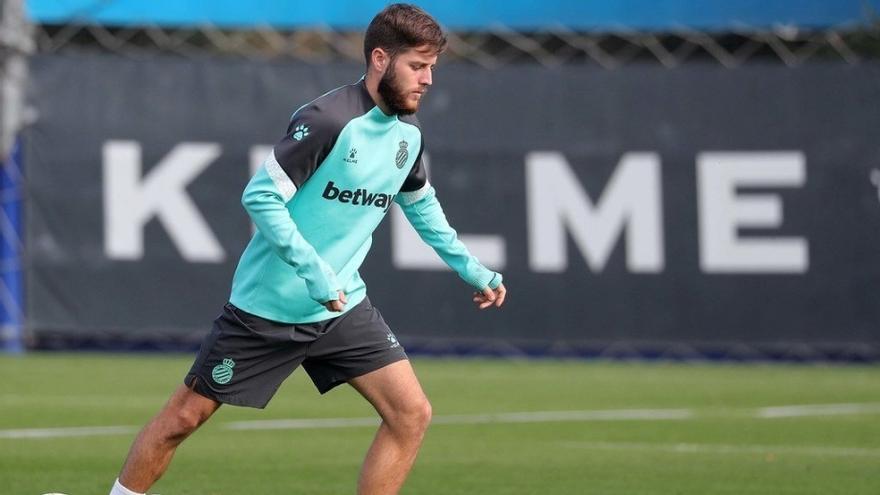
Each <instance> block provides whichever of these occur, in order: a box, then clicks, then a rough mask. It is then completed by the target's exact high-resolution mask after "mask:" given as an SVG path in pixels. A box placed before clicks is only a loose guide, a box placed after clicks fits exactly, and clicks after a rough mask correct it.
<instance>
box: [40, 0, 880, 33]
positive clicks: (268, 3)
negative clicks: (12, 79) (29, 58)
mask: <svg viewBox="0 0 880 495" xmlns="http://www.w3.org/2000/svg"><path fill="white" fill-rule="evenodd" d="M388 3H391V2H388V1H386V0H342V1H340V0H337V1H321V2H295V3H294V2H290V1H287V0H260V1H254V2H241V1H237V0H213V1H207V0H193V1H187V2H181V1H179V0H152V1H147V0H117V1H113V2H96V1H94V0H66V1H59V0H28V1H27V9H28V12H29V14H30V17H31V19H32V20H34V21H35V22H38V23H45V24H62V23H69V22H77V23H97V24H104V25H110V26H134V25H145V24H157V25H161V26H194V25H200V24H212V25H216V26H221V27H229V28H256V27H260V26H270V27H273V28H277V29H294V28H307V27H316V26H317V27H321V26H324V27H331V28H334V29H356V30H360V29H363V28H364V27H366V25H367V24H368V23H369V22H370V19H372V17H373V15H375V14H376V12H378V11H379V10H381V9H382V8H383V7H384V6H385V5H386V4H388ZM416 3H417V4H419V5H420V6H421V7H423V8H424V9H426V10H427V11H428V12H430V13H432V14H433V15H434V16H436V17H437V19H438V20H439V21H440V22H441V23H442V24H444V25H445V26H446V27H447V28H450V29H455V30H478V31H479V30H491V29H493V28H498V27H501V26H503V27H506V28H511V29H519V30H547V29H556V28H566V29H571V30H577V31H604V32H617V31H631V30H638V31H675V30H682V29H696V30H702V31H730V30H750V29H754V30H766V29H771V28H776V27H780V26H787V27H797V28H804V29H822V28H828V27H855V26H858V25H866V24H868V23H869V22H871V20H872V19H876V18H877V12H878V11H880V8H878V7H880V0H777V1H773V2H767V1H764V0H741V1H736V2H730V1H722V0H710V1H698V0H661V1H656V0H620V1H615V2H598V1H588V2H587V1H582V0H554V1H550V2H534V1H531V0H504V1H500V0H495V1H482V2H465V1H462V0H452V1H446V0H423V1H420V2H416Z"/></svg>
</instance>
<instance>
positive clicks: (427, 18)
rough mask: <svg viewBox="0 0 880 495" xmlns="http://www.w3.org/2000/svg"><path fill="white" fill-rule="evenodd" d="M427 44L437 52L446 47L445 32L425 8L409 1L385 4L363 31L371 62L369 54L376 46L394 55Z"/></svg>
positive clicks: (368, 59) (365, 53) (368, 58)
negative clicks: (408, 2) (364, 31)
mask: <svg viewBox="0 0 880 495" xmlns="http://www.w3.org/2000/svg"><path fill="white" fill-rule="evenodd" d="M423 45H428V46H429V47H431V48H432V49H433V50H435V51H436V52H437V53H438V54H439V53H442V52H443V50H445V49H446V34H445V33H444V32H443V29H441V28H440V25H439V24H437V21H436V20H434V18H433V17H431V15H430V14H428V13H427V12H425V11H424V10H422V9H420V8H419V7H416V6H415V5H410V4H406V3H394V4H391V5H389V6H387V7H385V8H384V9H383V10H382V11H381V12H379V13H378V14H376V17H374V18H373V20H372V21H371V22H370V25H369V27H367V32H366V34H364V58H365V59H366V62H367V65H370V54H371V53H373V50H374V49H376V48H381V49H383V50H385V51H387V52H388V53H389V54H390V55H391V57H392V58H393V57H395V56H396V55H397V54H398V53H400V52H402V51H404V50H407V49H410V48H415V47H417V46H423Z"/></svg>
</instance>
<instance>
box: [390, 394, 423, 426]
mask: <svg viewBox="0 0 880 495" xmlns="http://www.w3.org/2000/svg"><path fill="white" fill-rule="evenodd" d="M431 414H432V411H431V403H430V402H429V401H428V398H427V397H424V396H422V397H420V398H416V399H411V400H408V401H406V402H404V403H403V404H402V405H401V407H400V408H399V409H398V410H397V411H395V414H393V419H392V420H391V423H392V424H391V426H392V427H393V428H397V429H404V430H406V432H407V433H409V434H421V433H424V431H425V430H426V429H427V428H428V425H429V424H430V423H431Z"/></svg>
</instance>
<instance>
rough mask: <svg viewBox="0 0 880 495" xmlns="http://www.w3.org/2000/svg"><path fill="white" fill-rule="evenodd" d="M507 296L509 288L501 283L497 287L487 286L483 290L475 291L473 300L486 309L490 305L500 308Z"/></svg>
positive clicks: (479, 306)
mask: <svg viewBox="0 0 880 495" xmlns="http://www.w3.org/2000/svg"><path fill="white" fill-rule="evenodd" d="M506 296H507V289H505V288H504V284H499V285H498V287H497V288H495V289H490V288H489V287H486V288H485V289H483V291H482V292H474V298H473V301H474V304H476V305H477V307H478V308H480V309H486V308H488V307H490V306H495V307H496V308H500V307H501V305H502V304H504V298H505V297H506Z"/></svg>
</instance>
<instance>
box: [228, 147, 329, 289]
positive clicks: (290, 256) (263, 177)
mask: <svg viewBox="0 0 880 495" xmlns="http://www.w3.org/2000/svg"><path fill="white" fill-rule="evenodd" d="M279 174H284V171H283V170H282V169H281V167H280V166H279V165H278V163H277V161H276V160H275V157H274V154H270V156H269V157H268V158H267V159H266V162H265V164H264V166H263V167H262V168H260V170H259V171H258V172H257V173H256V175H254V177H253V178H252V179H251V181H250V182H249V183H248V185H247V187H245V190H244V194H243V195H242V198H241V202H242V205H243V206H244V208H245V210H247V212H248V214H249V215H250V217H251V219H252V220H253V222H254V224H255V225H256V226H257V230H258V231H259V232H260V235H262V236H264V237H265V238H266V240H267V241H268V242H269V245H270V246H271V247H272V250H273V251H274V252H275V253H276V254H277V255H278V256H279V257H280V258H281V259H283V260H284V261H285V262H286V263H287V264H289V265H290V266H292V267H293V268H294V270H295V271H296V274H297V275H298V276H299V277H301V278H302V279H303V280H305V282H306V286H307V288H308V291H309V296H310V297H311V298H312V299H314V300H315V301H317V302H319V303H325V302H327V301H332V300H336V299H338V298H339V295H338V292H337V291H339V290H340V287H339V282H337V280H336V274H335V273H334V272H333V269H332V268H330V266H329V265H328V264H327V263H326V262H325V261H324V260H323V259H321V257H320V256H319V255H318V253H317V252H316V251H315V248H314V247H312V245H311V244H309V243H308V241H307V240H306V239H305V238H304V237H303V236H302V234H301V233H300V232H299V230H298V229H297V226H296V223H295V222H294V220H293V218H292V217H291V216H290V212H289V211H288V210H287V206H286V203H287V201H289V200H290V198H291V197H292V196H293V194H294V192H296V186H295V185H294V184H293V183H292V182H291V181H289V180H284V178H285V177H286V176H284V177H282V176H279ZM273 175H274V177H273ZM276 183H277V184H278V185H276ZM279 185H280V186H281V187H280V189H282V190H279V187H278V186H279Z"/></svg>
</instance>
